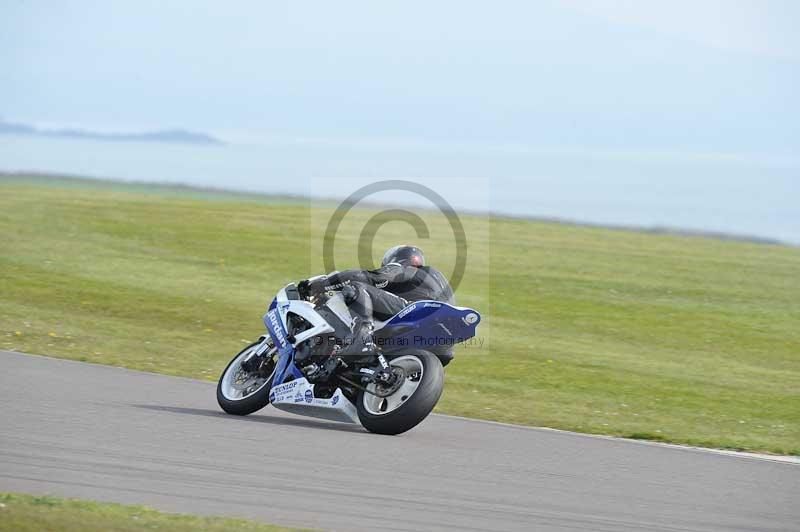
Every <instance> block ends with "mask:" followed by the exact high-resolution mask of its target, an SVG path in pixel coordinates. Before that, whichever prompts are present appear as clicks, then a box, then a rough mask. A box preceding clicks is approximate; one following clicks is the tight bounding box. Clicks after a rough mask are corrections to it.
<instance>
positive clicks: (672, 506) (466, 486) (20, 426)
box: [0, 352, 800, 532]
mask: <svg viewBox="0 0 800 532" xmlns="http://www.w3.org/2000/svg"><path fill="white" fill-rule="evenodd" d="M0 399H1V400H2V405H3V407H2V413H0V491H21V492H29V493H47V494H52V495H57V496H67V497H77V498H87V499H96V500H105V501H116V502H124V503H139V504H146V505H149V506H153V507H155V508H158V509H162V510H166V511H173V512H188V513H207V514H220V515H229V516H236V517H245V518H252V519H258V520H262V521H266V522H271V523H277V524H285V525H294V526H304V527H313V528H322V529H337V530H415V531H420V530H431V529H447V528H458V529H461V530H486V529H495V530H497V529H502V530H537V531H543V530H580V531H586V530H592V531H606V530H608V531H627V530H661V531H671V532H674V531H680V530H737V531H745V530H759V531H770V530H795V531H796V530H798V529H800V504H798V494H800V467H798V466H796V465H791V464H781V463H773V462H766V461H759V460H752V459H745V458H738V457H732V456H721V455H715V454H711V453H704V452H698V451H692V450H688V449H687V450H684V449H675V448H667V447H659V446H652V445H643V444H637V443H632V442H626V441H614V440H606V439H598V438H590V437H585V436H581V435H577V434H570V433H559V432H553V431H547V430H537V429H526V428H517V427H510V426H500V425H493V424H489V423H481V422H477V421H469V420H463V419H457V418H448V417H445V416H433V417H431V418H429V419H428V420H427V421H426V422H425V423H423V424H422V425H421V426H420V427H418V428H417V429H415V430H413V431H411V432H408V433H406V434H404V435H402V436H396V437H386V436H377V435H372V434H368V433H366V432H364V431H363V430H362V429H361V428H359V427H356V426H353V425H344V424H336V423H329V422H324V421H317V420H313V419H310V418H301V417H297V416H291V415H289V414H282V413H279V412H278V411H276V410H273V409H270V408H269V407H268V408H266V409H265V410H263V411H262V412H260V413H257V414H254V415H251V416H248V417H246V418H236V417H231V416H226V415H224V414H222V413H221V412H220V411H219V409H218V407H217V404H216V399H215V396H214V386H213V384H211V383H208V382H200V381H194V380H190V379H182V378H175V377H167V376H162V375H154V374H149V373H140V372H135V371H129V370H125V369H119V368H112V367H105V366H97V365H92V364H83V363H80V362H70V361H65V360H56V359H51V358H46V357H38V356H30V355H22V354H18V353H8V352H0ZM509 400H512V401H513V400H514V398H513V396H511V397H509Z"/></svg>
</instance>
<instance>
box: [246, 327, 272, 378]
mask: <svg viewBox="0 0 800 532" xmlns="http://www.w3.org/2000/svg"><path fill="white" fill-rule="evenodd" d="M258 340H259V343H258V345H257V346H256V348H255V349H253V350H252V351H250V353H248V354H247V356H246V357H244V360H242V364H241V365H242V369H244V370H245V371H253V370H255V369H257V368H258V366H255V367H254V364H253V363H254V362H255V358H256V357H260V356H262V355H264V353H266V352H267V351H268V350H269V348H270V347H271V345H272V343H271V342H272V338H270V336H269V335H268V334H262V335H261V337H260V338H259V339H258Z"/></svg>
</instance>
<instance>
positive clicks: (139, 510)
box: [0, 493, 296, 532]
mask: <svg viewBox="0 0 800 532" xmlns="http://www.w3.org/2000/svg"><path fill="white" fill-rule="evenodd" d="M140 530H169V531H171V532H181V531H186V532H193V531H195V530H204V531H209V532H228V531H231V530H236V531H241V532H278V531H282V530H296V529H289V528H282V527H277V526H271V525H263V524H259V523H255V522H252V521H244V520H241V519H227V518H221V517H200V516H193V515H183V514H168V513H162V512H157V511H155V510H152V509H150V508H145V507H143V506H128V505H121V504H110V503H98V502H90V501H81V500H74V499H56V498H53V497H35V496H32V495H20V494H15V493H0V531H3V532H5V531H8V532H92V531H98V532H110V531H113V532H127V531H131V532H133V531H140Z"/></svg>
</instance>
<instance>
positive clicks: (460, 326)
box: [376, 301, 481, 349]
mask: <svg viewBox="0 0 800 532" xmlns="http://www.w3.org/2000/svg"><path fill="white" fill-rule="evenodd" d="M480 321H481V316H480V314H478V313H477V312H475V311H474V310H472V309H471V308H466V307H456V306H453V305H450V304H448V303H443V302H441V301H417V302H415V303H412V304H410V305H409V306H407V307H406V308H404V309H403V310H401V311H400V312H398V313H397V314H395V315H394V316H393V317H392V318H390V319H389V320H388V321H386V322H385V323H383V324H382V325H381V326H380V328H379V329H378V328H376V332H377V331H380V332H379V333H378V334H379V336H380V337H381V338H382V339H387V340H391V342H390V343H389V345H398V346H408V347H417V348H419V349H425V347H426V346H430V345H454V344H457V343H460V342H463V341H465V340H469V339H470V338H472V337H474V336H475V328H476V327H477V326H478V324H479V323H480Z"/></svg>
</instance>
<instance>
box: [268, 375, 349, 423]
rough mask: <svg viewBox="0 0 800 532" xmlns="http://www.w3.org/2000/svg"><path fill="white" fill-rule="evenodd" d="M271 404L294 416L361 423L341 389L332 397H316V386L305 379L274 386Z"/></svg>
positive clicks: (270, 399)
mask: <svg viewBox="0 0 800 532" xmlns="http://www.w3.org/2000/svg"><path fill="white" fill-rule="evenodd" d="M269 402H270V404H271V405H272V406H274V407H275V408H278V409H280V410H283V411H285V412H290V413H292V414H301V415H304V416H313V417H317V418H322V419H328V420H331V421H342V422H345V423H356V424H357V423H358V422H359V421H358V412H357V411H356V407H355V405H354V404H353V403H351V402H350V400H349V399H348V398H347V397H345V395H344V394H343V393H342V389H341V388H336V391H335V392H334V393H333V395H332V396H331V397H328V398H323V397H315V396H314V385H313V384H311V383H309V382H308V381H307V380H306V379H305V377H301V378H299V379H295V380H293V381H289V382H287V383H285V384H280V385H278V386H273V388H272V391H270V396H269Z"/></svg>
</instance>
